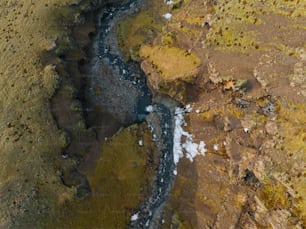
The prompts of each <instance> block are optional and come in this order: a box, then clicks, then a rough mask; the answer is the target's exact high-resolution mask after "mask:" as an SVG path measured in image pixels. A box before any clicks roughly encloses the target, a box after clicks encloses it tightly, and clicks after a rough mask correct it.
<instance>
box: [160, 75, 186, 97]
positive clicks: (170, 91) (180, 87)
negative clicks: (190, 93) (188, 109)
mask: <svg viewBox="0 0 306 229" xmlns="http://www.w3.org/2000/svg"><path fill="white" fill-rule="evenodd" d="M158 87H159V90H158V91H159V92H160V93H162V94H164V95H169V96H170V97H171V98H174V99H176V100H178V101H181V102H184V101H185V98H186V82H184V81H180V80H175V81H170V82H169V81H161V82H160V83H159V85H158Z"/></svg>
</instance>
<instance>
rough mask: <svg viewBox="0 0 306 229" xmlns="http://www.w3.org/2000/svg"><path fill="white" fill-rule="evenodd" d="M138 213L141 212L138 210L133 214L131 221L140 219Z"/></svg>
mask: <svg viewBox="0 0 306 229" xmlns="http://www.w3.org/2000/svg"><path fill="white" fill-rule="evenodd" d="M138 215H139V212H137V213H135V214H134V215H132V217H131V221H136V220H137V219H138Z"/></svg>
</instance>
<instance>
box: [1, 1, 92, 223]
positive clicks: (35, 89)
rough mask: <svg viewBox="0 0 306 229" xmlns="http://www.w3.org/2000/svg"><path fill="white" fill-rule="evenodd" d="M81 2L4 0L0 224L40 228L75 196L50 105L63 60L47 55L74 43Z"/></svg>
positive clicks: (2, 18) (2, 15) (2, 14)
mask: <svg viewBox="0 0 306 229" xmlns="http://www.w3.org/2000/svg"><path fill="white" fill-rule="evenodd" d="M78 2H79V1H75V0H64V1H63V0H46V1H28V0H19V1H13V0H3V1H1V2H0V27H1V36H0V50H1V55H0V78H1V80H0V87H1V90H0V123H1V131H0V132H1V138H0V139H1V140H0V158H1V160H0V167H1V170H0V171H1V172H0V180H1V182H0V192H1V195H2V197H1V200H0V208H1V211H0V227H1V228H11V227H12V228H29V227H35V226H34V225H35V224H36V223H37V219H39V218H43V217H46V216H47V215H52V214H54V211H55V209H56V207H57V206H58V205H60V204H62V203H63V202H64V201H66V200H70V199H72V198H73V196H74V194H75V190H74V189H73V188H68V187H66V186H64V185H63V184H62V182H61V180H60V175H61V172H60V167H61V165H60V159H61V157H60V151H61V149H62V148H64V147H66V146H67V142H66V141H63V137H62V136H63V132H62V131H60V130H58V128H57V125H56V123H55V121H54V119H53V117H52V115H51V111H50V104H49V100H50V98H51V97H52V96H53V94H54V93H55V90H56V88H57V87H58V84H59V79H60V78H61V75H58V69H55V66H54V65H53V64H59V63H60V60H59V59H56V58H54V59H51V58H50V59H48V60H46V59H44V60H42V57H43V56H44V54H45V53H46V52H47V51H50V50H52V49H54V48H55V49H63V48H64V49H65V50H66V49H67V46H70V44H69V41H70V40H69V38H68V37H67V36H66V35H65V34H67V32H66V31H68V29H67V27H68V26H71V25H72V23H74V21H73V18H74V16H73V15H74V14H75V13H76V12H77V11H78V12H79V11H80V8H79V7H78V6H77V3H78ZM83 3H84V4H87V5H88V3H89V1H83V2H82V4H83ZM71 4H74V7H70V6H71ZM54 13H58V14H60V15H58V16H54ZM63 15H66V16H67V18H66V17H63ZM68 15H69V17H68ZM62 38H63V39H62ZM56 44H57V46H56ZM64 46H65V47H64ZM48 61H50V63H49V62H48ZM51 62H52V63H51ZM62 72H63V71H62Z"/></svg>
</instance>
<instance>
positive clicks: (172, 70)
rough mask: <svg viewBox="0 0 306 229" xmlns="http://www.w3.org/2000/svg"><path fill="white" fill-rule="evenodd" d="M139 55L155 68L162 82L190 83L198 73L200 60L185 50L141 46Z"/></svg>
mask: <svg viewBox="0 0 306 229" xmlns="http://www.w3.org/2000/svg"><path fill="white" fill-rule="evenodd" d="M139 55H140V57H142V58H146V59H148V60H149V61H150V62H151V64H152V65H153V66H154V67H156V70H157V71H158V72H160V75H161V76H162V78H163V79H164V80H175V79H182V80H184V81H187V82H190V81H191V80H192V78H193V77H194V76H196V75H197V73H198V67H199V65H200V59H199V58H198V57H197V56H196V55H195V54H192V53H188V52H186V51H185V50H182V49H179V48H176V47H168V46H142V47H141V49H140V51H139Z"/></svg>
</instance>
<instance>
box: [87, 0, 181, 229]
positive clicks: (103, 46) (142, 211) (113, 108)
mask: <svg viewBox="0 0 306 229" xmlns="http://www.w3.org/2000/svg"><path fill="white" fill-rule="evenodd" d="M140 1H141V0H138V1H137V0H133V1H132V2H129V3H126V4H124V5H121V6H119V7H118V6H112V5H109V6H107V7H105V8H103V9H102V10H101V11H100V13H99V15H97V30H98V32H97V35H96V37H95V39H94V41H93V58H92V60H91V64H90V67H91V74H90V75H89V76H88V77H89V80H88V81H89V84H88V87H87V89H86V94H87V98H88V100H89V102H88V104H89V105H88V107H87V109H92V107H94V106H97V105H99V106H101V107H102V108H103V109H105V110H106V111H107V112H108V113H110V114H112V115H113V116H115V117H116V118H117V119H118V120H119V121H120V122H121V123H122V125H123V126H128V125H131V124H133V123H137V122H142V121H145V120H146V118H147V117H148V114H149V112H148V111H147V110H146V107H147V106H149V105H152V108H153V111H152V112H151V113H150V115H149V116H150V117H151V119H152V117H153V120H155V121H150V120H148V119H147V122H148V123H149V125H150V126H151V128H152V131H153V136H154V138H155V139H154V140H155V141H156V142H158V144H159V145H160V146H161V147H160V150H161V153H160V155H161V158H160V162H159V166H158V173H157V177H156V179H155V184H154V187H153V190H152V192H151V195H150V197H149V198H148V199H147V200H146V201H145V202H144V203H143V204H142V205H141V206H139V209H137V211H135V212H134V214H133V215H131V223H130V225H129V228H157V227H158V226H157V225H160V224H161V222H162V218H161V215H160V211H161V208H162V206H163V204H164V203H165V200H166V199H167V196H168V194H169V191H170V189H171V186H172V185H171V184H172V180H173V170H174V169H175V165H174V162H173V128H174V127H173V115H174V109H173V108H174V106H173V104H174V102H173V101H171V100H169V99H165V100H163V99H161V101H162V102H160V103H156V104H151V103H152V93H151V91H150V89H149V88H148V86H147V82H146V76H145V74H144V73H143V72H142V70H141V69H140V66H139V64H138V63H135V62H125V61H124V58H123V55H122V53H121V52H120V49H119V46H118V41H117V37H116V25H117V23H118V22H119V21H120V20H124V18H125V17H126V16H128V15H131V14H133V13H136V12H137V10H139V8H140V4H141V2H140ZM97 90H98V91H99V93H97ZM156 120H157V121H156ZM132 216H133V217H132Z"/></svg>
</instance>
